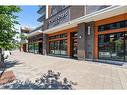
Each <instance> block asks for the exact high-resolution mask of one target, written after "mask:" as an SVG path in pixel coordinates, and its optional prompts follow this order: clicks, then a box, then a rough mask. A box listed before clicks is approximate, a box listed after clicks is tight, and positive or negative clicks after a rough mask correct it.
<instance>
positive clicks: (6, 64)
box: [4, 60, 23, 69]
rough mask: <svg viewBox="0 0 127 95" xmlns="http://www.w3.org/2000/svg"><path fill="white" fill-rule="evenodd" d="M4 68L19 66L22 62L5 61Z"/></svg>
mask: <svg viewBox="0 0 127 95" xmlns="http://www.w3.org/2000/svg"><path fill="white" fill-rule="evenodd" d="M4 64H5V68H6V69H7V68H11V67H14V66H15V65H21V64H23V62H19V61H17V60H14V61H5V63H4Z"/></svg>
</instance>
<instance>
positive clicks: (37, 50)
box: [34, 43, 39, 53]
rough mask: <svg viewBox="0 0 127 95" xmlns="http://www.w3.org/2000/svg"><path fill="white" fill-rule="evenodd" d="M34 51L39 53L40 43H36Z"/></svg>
mask: <svg viewBox="0 0 127 95" xmlns="http://www.w3.org/2000/svg"><path fill="white" fill-rule="evenodd" d="M34 49H35V50H34V53H39V46H38V43H34Z"/></svg>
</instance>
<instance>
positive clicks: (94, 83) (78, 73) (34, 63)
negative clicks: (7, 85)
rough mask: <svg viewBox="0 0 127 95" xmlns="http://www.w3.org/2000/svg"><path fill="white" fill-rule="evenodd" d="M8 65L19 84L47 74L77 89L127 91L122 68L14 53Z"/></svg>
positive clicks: (126, 78)
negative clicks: (51, 73) (49, 71)
mask: <svg viewBox="0 0 127 95" xmlns="http://www.w3.org/2000/svg"><path fill="white" fill-rule="evenodd" d="M7 61H10V62H16V64H14V65H12V66H11V65H10V66H9V67H8V68H7V70H6V71H10V70H11V71H13V73H14V75H15V77H16V78H17V79H20V80H24V81H25V80H27V79H29V80H31V81H34V80H35V79H36V78H39V77H40V76H41V74H44V73H46V72H47V71H48V70H53V71H55V72H60V73H61V76H62V78H63V77H67V78H68V79H69V80H71V81H73V82H77V85H76V86H75V89H127V69H126V68H123V67H121V66H116V65H110V64H102V63H97V62H89V61H79V60H73V59H66V58H58V57H51V56H43V55H37V54H31V53H24V52H18V51H14V52H12V55H11V56H10V57H9V59H8V60H7Z"/></svg>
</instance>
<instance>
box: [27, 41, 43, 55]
mask: <svg viewBox="0 0 127 95" xmlns="http://www.w3.org/2000/svg"><path fill="white" fill-rule="evenodd" d="M42 50H43V49H42V42H31V43H29V44H28V52H30V53H35V54H42Z"/></svg>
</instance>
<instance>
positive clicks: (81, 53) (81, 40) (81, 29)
mask: <svg viewBox="0 0 127 95" xmlns="http://www.w3.org/2000/svg"><path fill="white" fill-rule="evenodd" d="M85 28H86V27H85V23H81V24H79V25H78V59H81V60H82V59H85Z"/></svg>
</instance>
